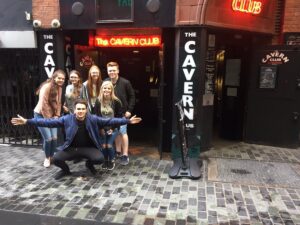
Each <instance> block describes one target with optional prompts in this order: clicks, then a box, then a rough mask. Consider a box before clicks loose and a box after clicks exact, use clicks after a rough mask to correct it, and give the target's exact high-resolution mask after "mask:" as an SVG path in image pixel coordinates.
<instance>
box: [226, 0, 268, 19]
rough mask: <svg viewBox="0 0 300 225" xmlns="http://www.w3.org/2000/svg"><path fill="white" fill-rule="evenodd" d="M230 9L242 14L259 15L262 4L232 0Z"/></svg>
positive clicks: (250, 0) (252, 0)
mask: <svg viewBox="0 0 300 225" xmlns="http://www.w3.org/2000/svg"><path fill="white" fill-rule="evenodd" d="M231 6H232V9H233V10H234V11H239V12H243V13H251V14H255V15H257V14H260V13H261V11H262V7H263V4H262V2H261V1H257V0H256V1H255V0H232V4H231Z"/></svg>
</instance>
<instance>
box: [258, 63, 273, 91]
mask: <svg viewBox="0 0 300 225" xmlns="http://www.w3.org/2000/svg"><path fill="white" fill-rule="evenodd" d="M276 77H277V66H276V65H268V66H261V67H260V76H259V88H269V89H274V88H275V87H276Z"/></svg>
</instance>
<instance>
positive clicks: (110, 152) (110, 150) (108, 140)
mask: <svg viewBox="0 0 300 225" xmlns="http://www.w3.org/2000/svg"><path fill="white" fill-rule="evenodd" d="M118 134H119V131H118V130H117V129H115V130H114V131H113V132H112V133H111V134H107V133H105V135H101V142H102V143H103V144H105V145H106V146H107V147H106V148H103V149H102V151H103V155H104V158H105V159H109V160H112V159H114V158H115V149H114V147H113V146H114V141H115V139H116V137H117V136H118ZM108 146H109V147H108Z"/></svg>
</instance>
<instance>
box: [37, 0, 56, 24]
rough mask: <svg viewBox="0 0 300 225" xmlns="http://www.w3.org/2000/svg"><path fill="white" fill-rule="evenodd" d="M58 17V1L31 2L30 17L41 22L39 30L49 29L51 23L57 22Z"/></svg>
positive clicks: (42, 0) (41, 0)
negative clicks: (55, 20) (54, 20)
mask: <svg viewBox="0 0 300 225" xmlns="http://www.w3.org/2000/svg"><path fill="white" fill-rule="evenodd" d="M59 15H60V12H59V0H32V17H33V20H40V21H41V22H42V25H41V28H51V21H52V20H53V19H58V20H59V19H60V17H59Z"/></svg>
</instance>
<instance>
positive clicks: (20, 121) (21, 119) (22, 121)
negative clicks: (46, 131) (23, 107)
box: [11, 114, 27, 126]
mask: <svg viewBox="0 0 300 225" xmlns="http://www.w3.org/2000/svg"><path fill="white" fill-rule="evenodd" d="M17 116H18V117H13V118H12V119H11V123H12V124H13V125H14V126H18V125H24V124H26V123H27V119H25V118H24V117H22V116H20V115H19V114H18V115H17Z"/></svg>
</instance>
